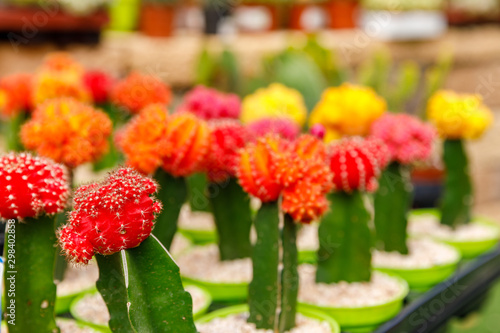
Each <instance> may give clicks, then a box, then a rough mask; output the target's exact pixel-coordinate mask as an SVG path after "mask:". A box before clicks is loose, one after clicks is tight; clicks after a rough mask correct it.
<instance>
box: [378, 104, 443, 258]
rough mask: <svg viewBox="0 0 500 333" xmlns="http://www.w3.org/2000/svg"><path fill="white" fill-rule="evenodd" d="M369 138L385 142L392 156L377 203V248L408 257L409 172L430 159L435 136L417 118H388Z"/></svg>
mask: <svg viewBox="0 0 500 333" xmlns="http://www.w3.org/2000/svg"><path fill="white" fill-rule="evenodd" d="M370 135H371V136H372V137H375V138H378V139H380V140H382V141H383V142H384V143H385V145H386V146H387V148H388V150H389V154H390V164H389V166H388V167H387V169H385V170H384V172H383V173H382V176H381V177H380V181H379V189H378V191H377V193H376V194H375V200H374V203H375V229H376V235H377V244H376V245H377V247H378V248H379V249H381V250H385V251H388V252H392V251H398V252H399V253H401V254H407V253H408V247H407V244H406V238H407V233H406V227H407V224H408V220H407V214H408V211H409V209H410V207H411V201H412V192H413V186H412V184H411V180H410V168H411V165H412V163H415V162H422V161H425V160H427V159H428V158H429V157H430V155H431V152H432V146H433V141H434V139H435V137H436V133H435V130H434V128H433V127H432V126H431V125H429V124H426V123H424V122H422V121H421V120H419V119H418V118H416V117H414V116H411V115H407V114H386V115H384V116H382V117H381V118H379V119H378V120H377V121H375V122H374V123H373V125H372V129H371V133H370Z"/></svg>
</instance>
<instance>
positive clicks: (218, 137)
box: [202, 120, 252, 260]
mask: <svg viewBox="0 0 500 333" xmlns="http://www.w3.org/2000/svg"><path fill="white" fill-rule="evenodd" d="M209 126H210V144H209V148H208V152H207V155H206V157H205V158H204V160H203V162H202V168H203V169H204V171H205V172H206V175H207V178H208V180H209V184H208V188H207V189H206V190H205V192H206V194H207V195H208V200H209V202H210V205H211V208H212V212H213V214H214V219H215V224H216V227H217V234H218V242H219V252H220V259H221V260H233V259H239V258H246V257H249V256H250V254H251V250H252V245H251V243H250V228H251V225H252V212H251V210H250V198H249V196H248V194H247V193H245V192H244V191H243V189H242V188H241V186H240V185H239V184H238V182H237V180H236V178H235V175H236V169H237V163H238V159H239V150H240V149H242V148H243V147H245V144H246V143H247V142H248V141H249V138H250V135H249V133H248V131H247V129H246V128H245V127H244V126H243V125H241V124H240V123H239V122H238V121H236V120H212V121H210V122H209ZM235 221H237V222H235Z"/></svg>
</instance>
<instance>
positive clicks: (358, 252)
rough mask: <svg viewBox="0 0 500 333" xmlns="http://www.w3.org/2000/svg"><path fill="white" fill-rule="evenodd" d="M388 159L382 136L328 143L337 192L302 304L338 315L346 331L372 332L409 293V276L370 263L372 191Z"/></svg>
mask: <svg viewBox="0 0 500 333" xmlns="http://www.w3.org/2000/svg"><path fill="white" fill-rule="evenodd" d="M387 161H388V151H387V148H386V147H385V145H383V144H382V143H381V142H380V141H378V140H374V139H370V140H363V139H360V138H351V139H344V140H342V141H340V142H338V143H334V144H332V145H330V146H329V155H328V165H329V166H330V170H331V172H332V173H333V184H334V191H333V192H331V193H330V194H329V195H328V199H329V202H330V211H329V212H327V214H325V216H324V217H323V219H322V220H321V223H320V226H319V231H318V238H319V242H320V248H319V250H318V264H317V268H316V267H314V266H312V265H302V266H301V267H300V268H299V272H300V278H301V285H300V289H299V301H300V302H301V304H302V305H303V306H305V307H307V308H310V309H315V310H320V311H323V312H324V313H327V314H329V315H330V316H332V317H334V318H336V319H337V321H338V322H339V324H340V325H341V327H342V329H344V330H347V331H350V330H357V331H362V330H364V331H369V330H371V329H373V328H374V327H376V326H378V325H379V324H381V323H382V322H384V321H386V320H388V319H390V318H391V317H393V316H395V315H396V314H397V313H398V312H399V310H400V309H401V307H402V302H403V299H404V298H405V297H406V294H407V292H408V286H407V284H406V282H405V281H404V280H402V279H399V278H395V277H390V276H388V275H385V274H382V273H379V272H373V271H372V265H371V262H372V255H371V251H372V244H373V239H372V230H371V229H370V228H371V227H370V226H371V224H372V221H373V220H372V210H373V208H372V202H371V200H370V198H369V197H368V196H367V192H373V191H374V190H375V189H376V188H377V178H378V177H379V175H380V172H381V169H382V168H383V167H384V166H385V164H386V163H387ZM375 295H378V296H375ZM380 295H384V296H383V297H380Z"/></svg>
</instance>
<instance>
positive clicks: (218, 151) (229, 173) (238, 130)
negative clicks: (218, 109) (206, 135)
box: [203, 120, 250, 182]
mask: <svg viewBox="0 0 500 333" xmlns="http://www.w3.org/2000/svg"><path fill="white" fill-rule="evenodd" d="M209 125H210V145H209V147H208V154H207V155H206V158H205V159H204V161H203V169H204V170H205V171H206V173H207V176H208V178H209V179H210V180H211V181H215V182H217V181H223V180H225V179H226V178H227V177H234V176H236V169H237V164H238V158H239V150H240V149H242V148H244V147H245V144H246V143H247V142H248V140H249V138H250V135H249V133H248V131H247V129H246V127H245V126H243V125H242V124H240V123H239V122H238V121H236V120H234V121H233V120H218V121H212V122H210V123H209Z"/></svg>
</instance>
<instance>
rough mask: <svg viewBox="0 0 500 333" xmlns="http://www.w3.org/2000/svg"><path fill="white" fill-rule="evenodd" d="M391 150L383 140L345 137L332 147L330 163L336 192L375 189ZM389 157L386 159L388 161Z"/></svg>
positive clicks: (370, 190)
mask: <svg viewBox="0 0 500 333" xmlns="http://www.w3.org/2000/svg"><path fill="white" fill-rule="evenodd" d="M387 156H388V151H387V149H384V146H383V145H381V144H380V143H379V142H376V141H372V140H364V139H361V138H351V139H344V140H341V141H339V142H337V143H335V144H332V145H331V146H330V154H329V160H330V161H329V164H330V170H331V171H332V173H333V184H334V189H335V190H336V191H344V192H348V193H350V192H352V191H357V190H359V191H369V192H372V191H375V190H376V189H377V187H378V183H377V178H378V177H379V176H380V172H381V168H383V167H385V165H384V163H386V161H387ZM384 160H385V161H384Z"/></svg>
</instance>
